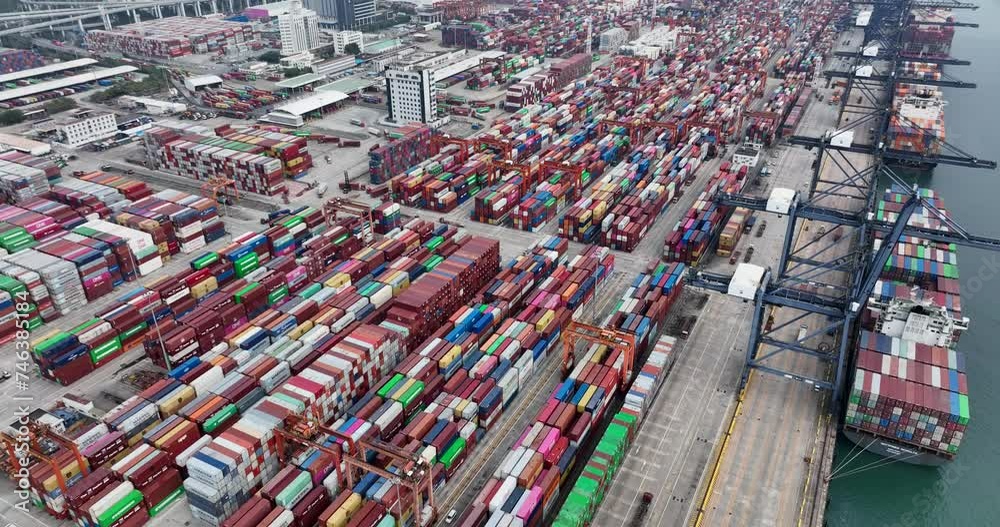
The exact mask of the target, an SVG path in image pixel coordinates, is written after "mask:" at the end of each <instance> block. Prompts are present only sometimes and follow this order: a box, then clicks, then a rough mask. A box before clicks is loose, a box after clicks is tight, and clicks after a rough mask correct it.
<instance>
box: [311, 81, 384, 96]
mask: <svg viewBox="0 0 1000 527" xmlns="http://www.w3.org/2000/svg"><path fill="white" fill-rule="evenodd" d="M374 85H375V81H372V80H367V79H358V78H354V77H346V78H343V79H340V80H338V81H333V82H331V83H329V84H324V85H322V86H320V87H318V88H316V91H320V92H324V91H339V92H343V93H346V94H348V95H350V94H352V93H354V92H358V91H361V90H363V89H365V88H367V87H369V86H374Z"/></svg>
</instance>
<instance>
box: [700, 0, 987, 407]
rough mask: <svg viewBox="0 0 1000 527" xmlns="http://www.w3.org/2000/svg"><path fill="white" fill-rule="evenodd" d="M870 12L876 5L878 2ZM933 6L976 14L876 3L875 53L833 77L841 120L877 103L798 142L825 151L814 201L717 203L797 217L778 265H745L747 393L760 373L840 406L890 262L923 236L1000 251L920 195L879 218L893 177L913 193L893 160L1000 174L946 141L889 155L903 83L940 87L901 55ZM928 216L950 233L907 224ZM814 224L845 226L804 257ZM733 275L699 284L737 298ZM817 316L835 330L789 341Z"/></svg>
mask: <svg viewBox="0 0 1000 527" xmlns="http://www.w3.org/2000/svg"><path fill="white" fill-rule="evenodd" d="M865 4H866V5H871V4H872V2H865ZM925 7H948V8H952V9H958V8H966V9H972V8H975V6H973V5H971V4H961V3H958V2H930V3H928V2H919V1H908V0H902V1H898V0H876V1H875V2H874V9H875V10H874V12H873V14H872V18H871V23H870V24H869V25H868V26H866V27H865V38H866V40H865V42H866V44H865V47H864V48H862V49H861V50H859V51H858V52H856V53H846V54H845V53H838V56H841V57H848V58H851V59H853V63H852V66H851V67H850V68H849V69H848V70H847V71H844V72H836V71H835V72H826V76H827V77H830V78H833V77H846V78H847V87H846V88H845V92H844V93H845V97H844V98H843V100H844V101H845V102H844V103H843V106H842V107H841V109H840V115H841V116H842V115H843V112H844V110H845V108H847V107H848V106H847V103H846V101H847V100H848V99H850V97H848V96H846V94H848V93H850V90H851V89H852V88H853V89H855V90H859V91H860V92H861V94H862V96H863V97H865V98H867V99H868V101H869V103H870V104H869V105H868V106H865V107H864V108H863V110H862V108H852V112H853V113H852V117H853V116H854V115H859V117H856V118H852V119H851V121H850V124H849V126H846V127H845V128H843V129H840V130H836V131H831V132H828V133H826V134H825V135H823V136H822V137H804V136H793V137H791V138H790V141H789V142H790V143H791V144H794V145H801V146H804V147H806V149H808V150H811V149H812V148H817V149H818V151H819V154H818V157H817V161H816V162H815V163H814V164H813V177H812V185H811V188H810V189H809V191H808V192H806V193H801V194H800V193H797V192H795V191H793V190H791V189H778V188H776V189H774V190H773V191H772V193H771V196H770V197H769V198H756V197H749V196H743V195H733V194H720V195H718V196H716V198H715V199H716V201H717V202H718V203H719V204H720V205H726V206H731V207H744V208H747V209H750V210H756V211H768V212H773V213H777V214H779V215H787V216H788V225H787V229H786V232H785V237H784V242H783V245H782V251H781V257H780V260H779V262H778V265H777V266H776V267H774V268H769V269H763V268H760V267H757V266H752V265H748V264H742V265H741V266H740V267H738V268H737V271H736V274H735V275H733V276H737V275H740V276H741V277H747V276H753V275H756V276H754V278H756V284H758V285H757V287H756V290H755V291H750V292H744V295H745V296H742V298H744V299H745V300H746V301H752V302H753V304H754V308H753V310H754V311H753V317H752V321H751V329H750V337H749V343H748V346H747V348H746V361H745V366H744V369H743V375H742V380H741V384H742V385H745V384H746V381H747V380H748V378H749V374H750V371H751V370H753V369H756V370H760V371H762V372H765V373H770V374H774V375H778V376H782V377H786V378H789V379H794V380H797V381H801V382H804V383H807V384H809V385H812V386H813V387H814V388H817V389H828V390H831V391H832V392H833V400H834V401H835V404H840V401H841V391H842V390H843V385H844V380H845V378H844V377H845V369H846V365H847V359H848V356H849V349H850V348H849V345H850V343H851V341H852V331H853V328H854V325H855V322H856V321H857V320H858V318H859V317H860V315H861V314H862V312H863V308H864V306H865V304H866V303H867V302H868V299H869V297H870V296H871V294H872V291H873V289H874V287H875V284H876V282H877V281H878V279H879V276H880V274H881V271H882V269H883V268H884V266H885V263H886V261H887V260H888V258H889V256H890V255H891V254H892V252H893V248H894V247H895V246H896V243H897V242H898V241H899V240H900V238H901V237H903V236H914V237H918V238H922V239H927V240H930V241H936V242H945V243H954V244H956V245H961V246H965V247H975V248H979V249H987V250H991V251H998V250H1000V240H997V239H992V238H988V237H984V236H976V235H972V234H969V233H968V232H967V231H966V230H965V229H963V228H962V227H961V226H959V225H958V224H957V223H956V222H955V221H953V220H951V219H950V218H948V217H947V216H946V215H945V214H944V213H943V212H941V211H939V210H938V209H936V208H935V207H934V206H933V205H932V204H931V203H929V202H928V201H926V200H925V199H923V198H922V197H921V196H920V195H919V194H918V193H917V192H916V191H915V190H911V191H910V195H909V198H908V200H907V201H906V202H905V204H904V205H903V207H902V209H901V211H900V212H899V213H898V217H897V218H896V221H895V222H887V221H881V220H877V219H876V217H875V207H876V206H877V201H878V188H877V182H878V179H879V177H880V176H885V177H888V178H889V179H890V180H891V181H892V182H893V183H895V184H897V185H899V186H901V187H902V188H911V185H910V184H908V183H907V182H905V181H903V180H902V178H900V177H899V176H898V175H897V174H895V173H894V172H893V171H892V170H891V169H890V168H889V167H888V166H887V165H886V162H888V161H894V160H897V161H910V162H933V163H942V164H948V165H954V166H961V167H967V168H981V169H991V170H992V169H996V162H994V161H988V160H983V159H979V158H977V157H974V156H971V155H969V154H967V153H965V152H964V151H962V150H960V149H958V148H957V147H954V146H952V145H949V144H947V143H944V142H943V141H941V142H940V143H939V146H940V147H941V150H942V151H943V152H942V153H941V154H937V155H921V154H920V153H916V152H909V151H902V150H894V149H891V148H889V147H888V146H887V145H888V143H889V121H890V118H891V117H892V116H893V109H892V108H893V105H892V98H893V96H894V94H895V86H896V84H897V83H900V82H904V83H906V82H912V83H919V84H930V83H928V82H926V81H924V80H917V79H907V78H905V77H901V76H900V75H899V72H900V71H901V66H902V64H901V63H902V62H903V61H906V60H912V59H908V58H907V57H906V56H905V55H903V54H902V53H901V50H902V48H903V46H902V44H903V37H904V32H905V29H906V27H907V25H908V24H909V23H910V11H911V10H912V9H915V8H925ZM872 43H876V46H877V50H876V52H875V53H871V50H872V48H873V46H872ZM865 50H868V51H869V54H868V55H866V54H865V53H864V51H865ZM918 60H924V59H923V58H920V59H918ZM876 61H881V62H887V63H888V64H889V67H888V68H887V69H886V70H885V72H886V73H884V74H872V73H871V72H872V70H873V69H874V67H872V68H870V69H869V68H862V67H861V66H872V65H873V63H874V62H876ZM938 63H940V64H953V65H959V64H968V62H967V61H958V60H955V59H938ZM859 73H867V75H859ZM936 85H939V86H951V87H971V86H974V85H971V84H969V83H962V82H957V81H951V80H944V81H939V82H938V83H937V84H936ZM872 107H874V109H872ZM862 126H864V128H862ZM868 127H872V128H874V131H873V133H872V138H871V139H872V140H871V141H869V142H867V143H865V142H863V139H865V138H861V137H858V139H861V140H862V141H860V142H859V141H855V131H856V130H865V128H868ZM851 153H857V154H867V156H869V157H867V158H866V162H864V163H858V160H857V157H856V156H854V157H853V158H848V154H851ZM824 166H829V167H830V168H831V171H836V172H837V173H838V175H841V176H842V179H841V180H839V181H833V180H824V179H821V178H822V176H821V172H822V170H823V167H824ZM820 182H822V183H824V184H825V185H826V186H825V187H824V188H822V189H819V190H818V189H817V183H820ZM834 198H838V201H840V203H839V204H837V203H836V202H835V201H834ZM845 201H846V203H845ZM919 207H924V208H925V209H926V210H927V211H928V212H929V213H930V214H932V215H934V216H936V217H937V218H938V219H940V221H941V222H942V224H943V225H945V226H946V230H937V229H930V228H925V227H916V226H910V225H907V222H908V220H909V219H910V217H911V216H912V215H913V213H914V212H915V211H916V210H917V209H918V208H919ZM809 220H812V221H819V222H824V223H829V224H832V225H834V226H838V227H836V228H827V229H826V230H825V231H824V230H822V229H821V230H820V232H821V234H820V235H819V236H817V237H816V238H815V239H813V240H811V241H809V242H808V243H804V244H802V246H801V247H798V248H795V246H794V242H795V239H796V233H798V232H799V231H800V228H802V227H805V224H804V223H803V222H804V221H809ZM877 233H880V234H881V235H882V236H883V238H882V244H881V246H880V247H879V248H878V250H877V251H876V250H874V249H873V244H872V242H873V240H874V237H875V235H876V234H877ZM841 235H850V236H853V237H854V238H853V240H854V244H853V245H852V246H851V248H850V250H849V251H848V252H847V253H846V254H843V255H839V256H838V255H837V254H838V253H837V252H836V251H835V250H831V249H833V248H834V247H836V246H837V240H839V239H840V237H841ZM806 250H809V251H811V254H810V255H809V256H807V255H806V254H807V253H805V251H806ZM733 276H726V275H721V274H714V273H708V272H703V271H699V270H697V269H691V271H690V277H689V278H690V280H689V283H690V284H691V285H695V286H698V287H702V288H705V289H710V290H714V291H718V292H721V293H729V294H735V293H736V292H730V285H731V284H732V283H733ZM842 277H847V283H846V285H840V283H838V282H839V280H838V278H842ZM735 296H740V295H739V294H736V295H735ZM773 307H781V308H786V309H789V310H791V311H792V312H793V313H794V314H795V316H793V317H791V319H790V320H788V321H787V322H783V323H780V325H776V326H774V327H772V324H771V323H770V321H769V320H768V321H767V322H765V317H766V313H767V312H768V311H769V308H773ZM814 314H815V315H820V316H823V317H826V318H825V327H823V328H821V329H818V330H815V331H812V332H810V331H807V330H805V329H803V330H802V331H800V332H799V334H798V335H796V336H793V337H792V338H788V337H782V336H781V335H780V333H781V330H782V329H783V328H788V327H793V325H794V324H798V323H800V322H799V321H801V320H803V319H805V318H806V317H808V316H809V315H814ZM823 333H829V334H834V335H837V344H836V345H835V346H833V347H832V349H829V350H824V349H814V348H812V347H810V346H809V345H807V342H808V341H809V340H810V339H812V338H813V337H816V336H818V335H822V334H823ZM820 348H822V346H821V347H820ZM783 353H798V354H804V355H807V356H812V357H815V358H817V359H819V360H820V361H822V362H823V363H825V364H828V365H832V366H833V368H834V375H833V379H828V378H817V377H816V376H815V375H811V374H809V373H805V372H802V371H794V369H793V368H783V367H780V366H778V365H775V364H774V362H773V361H770V362H769V359H771V358H773V357H775V356H777V355H779V354H783Z"/></svg>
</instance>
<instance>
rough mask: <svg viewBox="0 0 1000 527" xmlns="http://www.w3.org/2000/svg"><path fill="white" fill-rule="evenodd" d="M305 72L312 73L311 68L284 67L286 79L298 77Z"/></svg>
mask: <svg viewBox="0 0 1000 527" xmlns="http://www.w3.org/2000/svg"><path fill="white" fill-rule="evenodd" d="M306 73H312V70H311V69H309V68H285V78H286V79H291V78H292V77H298V76H299V75H305V74H306Z"/></svg>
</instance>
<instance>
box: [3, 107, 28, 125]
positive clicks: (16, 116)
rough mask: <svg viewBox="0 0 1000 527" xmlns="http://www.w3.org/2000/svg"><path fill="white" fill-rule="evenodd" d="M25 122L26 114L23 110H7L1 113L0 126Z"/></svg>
mask: <svg viewBox="0 0 1000 527" xmlns="http://www.w3.org/2000/svg"><path fill="white" fill-rule="evenodd" d="M22 121H24V112H22V111H21V110H6V111H3V112H0V126H10V125H12V124H17V123H20V122H22Z"/></svg>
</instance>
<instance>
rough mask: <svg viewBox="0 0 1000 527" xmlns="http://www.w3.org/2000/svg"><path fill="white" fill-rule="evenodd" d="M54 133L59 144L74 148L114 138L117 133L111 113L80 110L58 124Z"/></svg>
mask: <svg viewBox="0 0 1000 527" xmlns="http://www.w3.org/2000/svg"><path fill="white" fill-rule="evenodd" d="M56 133H57V134H58V137H59V142H61V143H63V144H65V145H67V146H71V147H73V148H76V147H79V146H83V145H86V144H90V143H93V142H96V141H103V140H105V139H110V138H112V137H114V136H115V134H117V133H118V121H117V120H116V119H115V114H113V113H101V114H98V113H94V112H91V111H89V110H82V111H79V112H76V113H74V114H73V117H72V118H71V119H69V120H67V121H62V122H58V123H57V126H56Z"/></svg>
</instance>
